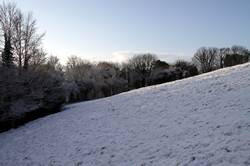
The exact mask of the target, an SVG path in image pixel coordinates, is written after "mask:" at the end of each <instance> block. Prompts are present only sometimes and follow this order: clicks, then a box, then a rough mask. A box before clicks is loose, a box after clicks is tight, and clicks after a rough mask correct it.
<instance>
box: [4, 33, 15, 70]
mask: <svg viewBox="0 0 250 166" xmlns="http://www.w3.org/2000/svg"><path fill="white" fill-rule="evenodd" d="M12 49H13V48H12V47H11V38H10V35H7V34H6V33H5V34H4V50H3V52H2V63H3V66H7V67H10V66H11V65H12V64H13V53H12Z"/></svg>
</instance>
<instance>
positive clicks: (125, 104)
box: [0, 63, 250, 166]
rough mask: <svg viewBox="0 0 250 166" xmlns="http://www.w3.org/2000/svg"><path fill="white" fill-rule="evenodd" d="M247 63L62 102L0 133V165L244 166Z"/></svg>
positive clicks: (248, 127)
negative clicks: (104, 95)
mask: <svg viewBox="0 0 250 166" xmlns="http://www.w3.org/2000/svg"><path fill="white" fill-rule="evenodd" d="M249 92H250V64H249V63H247V64H244V65H239V66H234V67H231V68H225V69H221V70H217V71H215V72H211V73H207V74H203V75H199V76H196V77H193V78H188V79H184V80H179V81H175V82H171V83H166V84H162V85H158V86H151V87H147V88H142V89H138V90H134V91H130V92H127V93H122V94H120V95H116V96H113V97H109V98H104V99H99V100H95V101H89V102H83V103H77V104H73V105H68V106H67V107H66V108H65V111H63V112H60V113H57V114H54V115H50V116H48V117H45V118H41V119H38V120H35V121H33V122H31V123H28V124H26V125H25V126H23V127H20V128H18V129H13V130H10V131H8V132H4V133H1V134H0V165H3V166H14V165H22V166H26V165H53V166H59V165H65V166H71V165H72V166H75V165H77V166H79V165H82V166H112V165H113V166H150V165H155V166H184V165H185V166H203V165H206V166H210V165H211V166H213V165H220V166H222V165H224V166H230V165H234V166H241V165H242V166H247V165H248V166H249V165H250V93H249Z"/></svg>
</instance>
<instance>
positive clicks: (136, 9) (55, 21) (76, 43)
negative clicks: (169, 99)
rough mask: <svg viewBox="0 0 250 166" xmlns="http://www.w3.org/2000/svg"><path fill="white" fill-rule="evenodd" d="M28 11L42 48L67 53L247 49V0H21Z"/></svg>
mask: <svg viewBox="0 0 250 166" xmlns="http://www.w3.org/2000/svg"><path fill="white" fill-rule="evenodd" d="M16 2H17V5H18V7H19V8H21V9H22V10H23V11H26V12H27V11H32V12H33V13H34V16H35V17H36V18H37V21H38V26H39V28H40V29H39V30H40V31H46V36H45V39H44V47H45V49H46V50H47V51H48V52H49V53H50V54H54V55H56V56H58V57H59V58H60V59H61V60H62V61H65V60H66V58H67V56H69V55H78V56H81V57H82V58H84V59H90V60H117V61H120V60H122V59H124V58H125V57H126V56H131V54H134V53H143V52H151V53H155V54H158V57H159V58H161V59H163V60H167V61H174V60H175V59H177V58H182V59H188V58H190V57H191V56H193V54H194V52H195V50H197V49H198V48H199V47H201V46H216V47H225V46H231V45H233V44H238V45H243V46H245V47H248V48H250V1H249V0H21V1H16Z"/></svg>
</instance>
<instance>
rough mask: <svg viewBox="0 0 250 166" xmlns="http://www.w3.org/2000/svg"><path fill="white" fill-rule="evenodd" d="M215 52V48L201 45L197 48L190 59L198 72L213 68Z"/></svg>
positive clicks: (216, 51) (216, 50)
mask: <svg viewBox="0 0 250 166" xmlns="http://www.w3.org/2000/svg"><path fill="white" fill-rule="evenodd" d="M217 53H218V49H217V48H206V47H202V48H200V49H198V50H197V52H196V53H195V54H194V57H193V59H192V60H193V62H194V64H196V65H197V67H198V69H199V70H200V72H202V73H206V72H209V71H212V70H214V69H215V66H216V65H215V64H216V56H217Z"/></svg>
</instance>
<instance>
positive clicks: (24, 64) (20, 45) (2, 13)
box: [0, 2, 44, 70]
mask: <svg viewBox="0 0 250 166" xmlns="http://www.w3.org/2000/svg"><path fill="white" fill-rule="evenodd" d="M0 28H1V34H0V36H1V39H2V41H4V40H5V38H3V36H4V35H7V37H8V39H10V41H11V46H12V47H13V56H14V57H15V58H16V60H17V64H18V66H19V69H20V70H21V69H22V68H23V69H28V66H29V63H30V61H31V59H32V57H34V56H37V55H38V56H39V55H41V54H40V53H41V44H42V39H43V37H44V33H43V34H38V32H37V24H36V20H35V19H34V17H33V15H32V13H28V14H27V15H25V14H23V13H22V11H21V10H20V9H18V8H17V7H16V4H15V3H5V2H3V4H2V5H0Z"/></svg>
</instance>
